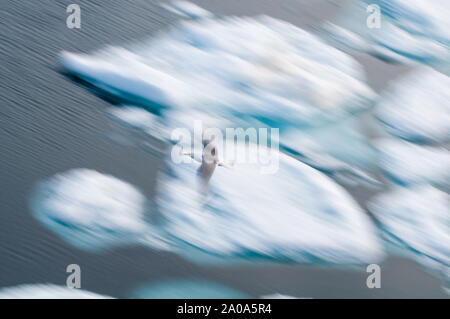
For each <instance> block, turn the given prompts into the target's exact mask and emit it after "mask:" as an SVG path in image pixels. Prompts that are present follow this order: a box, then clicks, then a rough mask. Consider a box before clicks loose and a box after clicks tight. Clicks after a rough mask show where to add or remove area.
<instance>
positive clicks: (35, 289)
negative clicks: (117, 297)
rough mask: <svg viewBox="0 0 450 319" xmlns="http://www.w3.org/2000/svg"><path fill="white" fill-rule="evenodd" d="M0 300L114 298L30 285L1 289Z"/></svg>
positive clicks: (74, 290)
mask: <svg viewBox="0 0 450 319" xmlns="http://www.w3.org/2000/svg"><path fill="white" fill-rule="evenodd" d="M0 299H112V297H109V296H104V295H99V294H96V293H93V292H90V291H86V290H82V289H72V288H68V287H65V286H58V285H52V284H29V285H20V286H15V287H8V288H2V289H0Z"/></svg>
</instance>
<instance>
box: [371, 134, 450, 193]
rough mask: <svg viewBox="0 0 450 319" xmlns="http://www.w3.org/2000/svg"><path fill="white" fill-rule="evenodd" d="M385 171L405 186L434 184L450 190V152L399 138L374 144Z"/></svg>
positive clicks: (381, 140)
mask: <svg viewBox="0 0 450 319" xmlns="http://www.w3.org/2000/svg"><path fill="white" fill-rule="evenodd" d="M374 145H375V147H376V148H377V151H378V154H379V155H378V159H379V164H380V167H381V169H382V170H383V172H384V173H385V174H386V175H387V176H388V177H389V178H391V179H393V180H394V181H395V182H397V183H399V184H402V185H416V184H432V185H434V186H436V187H439V188H442V189H447V190H450V151H448V150H446V149H445V148H441V147H431V146H423V145H416V144H412V143H408V142H405V141H402V140H398V139H379V140H377V141H375V142H374Z"/></svg>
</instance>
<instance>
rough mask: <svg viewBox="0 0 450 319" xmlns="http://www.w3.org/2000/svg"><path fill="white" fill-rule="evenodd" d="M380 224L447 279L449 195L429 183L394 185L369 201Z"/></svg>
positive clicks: (449, 277)
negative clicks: (413, 185) (395, 186)
mask: <svg viewBox="0 0 450 319" xmlns="http://www.w3.org/2000/svg"><path fill="white" fill-rule="evenodd" d="M368 207H369V210H370V211H371V212H372V213H373V214H374V216H375V217H376V219H377V220H378V221H379V222H380V223H381V225H382V228H383V229H384V230H385V231H386V232H387V233H388V234H389V235H390V237H391V238H394V239H395V241H396V242H397V243H398V244H399V245H401V246H403V247H406V248H408V249H409V251H410V253H411V255H412V256H413V257H415V258H416V259H417V260H418V261H419V262H420V263H422V264H423V265H424V266H425V267H426V268H428V269H430V270H432V271H434V272H435V273H437V274H439V275H441V276H442V277H443V278H444V280H445V281H447V282H450V196H449V195H448V194H447V193H445V192H442V191H439V190H437V189H436V188H433V187H432V186H429V185H422V186H417V187H413V188H401V187H397V188H394V189H393V190H392V191H391V192H388V193H384V194H381V195H379V196H377V197H376V198H374V199H373V200H372V201H371V202H370V203H369V205H368Z"/></svg>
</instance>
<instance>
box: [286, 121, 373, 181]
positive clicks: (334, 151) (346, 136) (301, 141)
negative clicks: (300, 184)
mask: <svg viewBox="0 0 450 319" xmlns="http://www.w3.org/2000/svg"><path fill="white" fill-rule="evenodd" d="M360 125H361V123H360V122H359V118H356V117H352V118H350V119H348V120H344V121H339V122H337V123H334V124H331V125H328V126H326V127H321V128H312V129H304V130H296V129H291V130H288V131H287V132H286V133H285V134H284V135H282V136H281V140H282V141H283V142H284V143H283V144H282V148H283V150H285V151H286V152H288V153H289V154H290V155H292V156H294V157H295V158H297V159H299V160H301V161H302V162H304V163H307V164H308V165H310V166H312V167H314V168H316V169H318V170H320V171H323V172H325V173H327V174H329V175H331V176H333V178H335V179H336V180H338V181H339V182H340V183H342V184H346V185H349V186H350V185H351V184H360V185H366V186H379V182H378V181H377V180H376V179H374V178H373V177H372V176H370V175H369V174H367V172H368V171H369V172H370V171H372V172H373V171H374V169H375V168H376V166H377V163H376V156H375V155H376V154H375V150H374V148H373V147H372V146H371V144H370V142H369V139H368V138H367V137H366V136H365V135H364V134H363V133H362V132H361V129H360V127H359V126H360Z"/></svg>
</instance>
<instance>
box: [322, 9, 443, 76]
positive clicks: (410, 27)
mask: <svg viewBox="0 0 450 319" xmlns="http://www.w3.org/2000/svg"><path fill="white" fill-rule="evenodd" d="M369 4H375V5H378V6H379V7H380V10H381V27H380V28H379V29H377V28H369V27H367V25H366V19H367V17H368V16H369V13H368V12H367V11H366V9H367V6H368V5H369ZM449 15H450V2H449V1H448V0H428V1H423V0H370V1H369V0H365V1H360V0H349V1H347V6H346V7H345V10H344V12H342V13H341V14H340V16H339V18H338V21H337V22H336V24H333V23H327V24H326V25H325V30H326V31H328V34H329V35H330V36H331V37H332V38H333V39H334V40H336V41H337V42H339V43H341V44H344V45H346V46H348V47H350V48H351V49H355V50H358V51H363V52H366V53H369V54H372V55H374V56H378V57H380V58H382V59H385V60H390V61H396V62H402V63H403V62H406V63H409V62H420V63H427V64H430V65H433V66H438V67H445V65H448V62H449V61H450V47H449V46H450V32H449V30H450V22H449V19H448V16H449Z"/></svg>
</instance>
